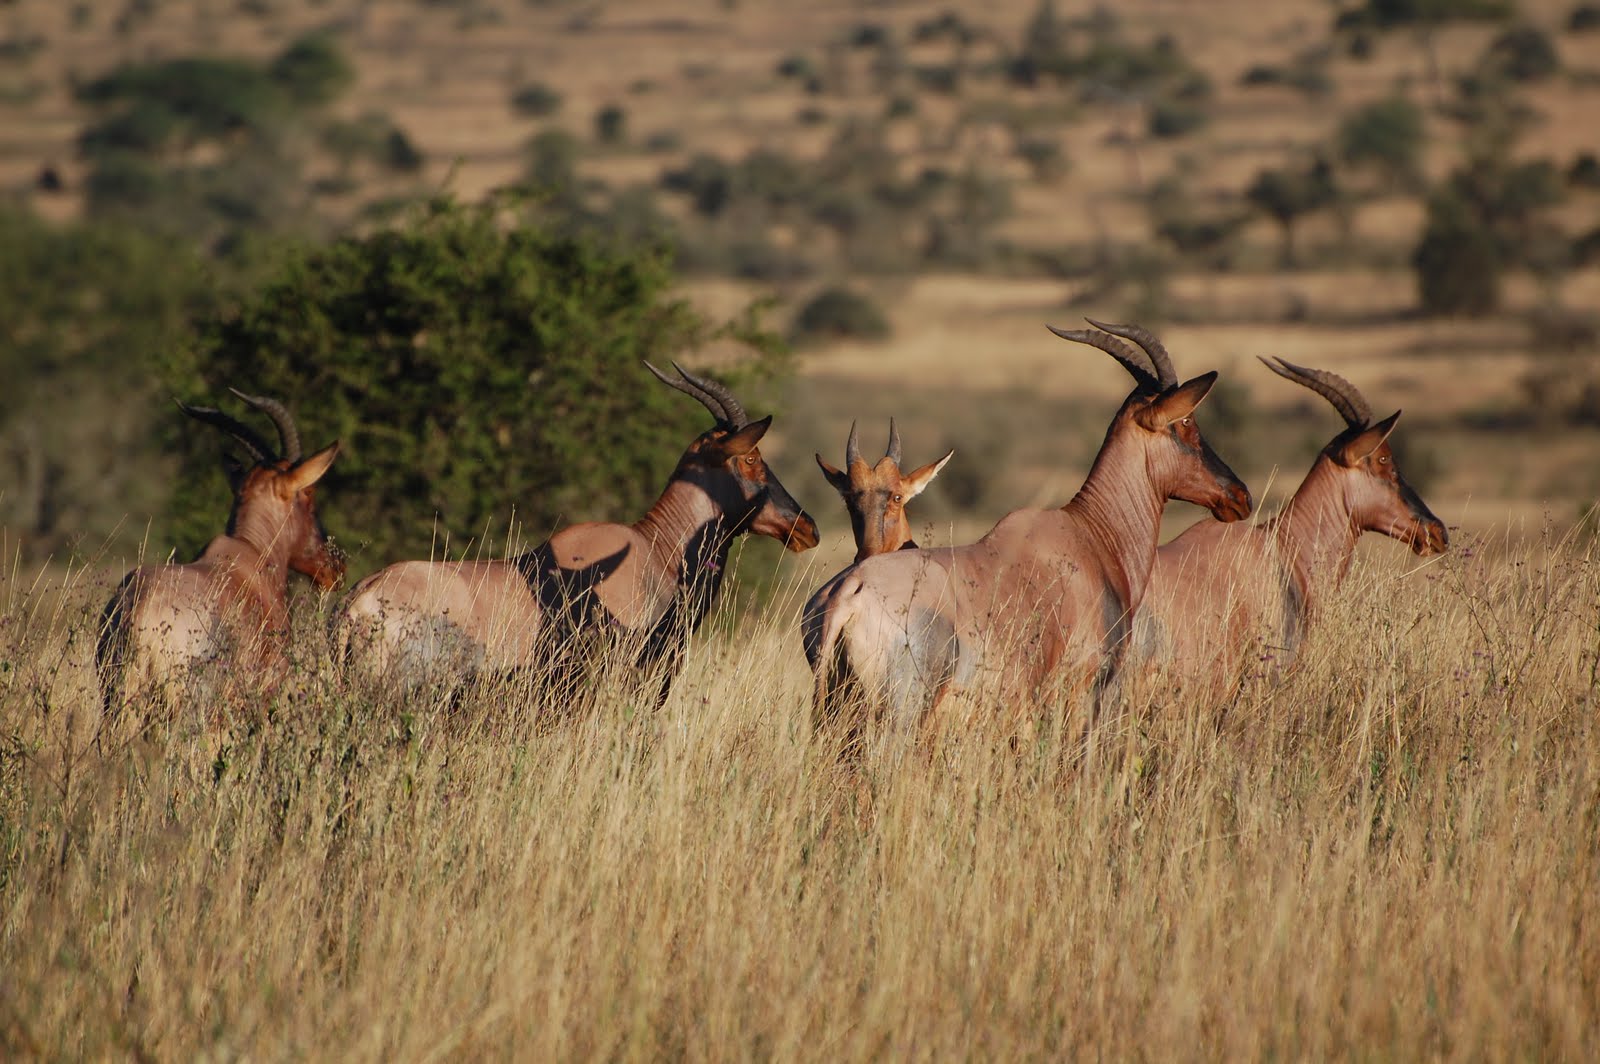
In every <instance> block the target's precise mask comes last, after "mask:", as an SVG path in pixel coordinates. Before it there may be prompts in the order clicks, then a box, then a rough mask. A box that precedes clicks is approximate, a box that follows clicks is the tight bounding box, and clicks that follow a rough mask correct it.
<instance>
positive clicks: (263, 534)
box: [206, 502, 289, 588]
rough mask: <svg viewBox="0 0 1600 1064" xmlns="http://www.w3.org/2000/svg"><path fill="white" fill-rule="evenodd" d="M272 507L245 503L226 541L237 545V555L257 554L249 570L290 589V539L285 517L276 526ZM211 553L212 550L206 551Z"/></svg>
mask: <svg viewBox="0 0 1600 1064" xmlns="http://www.w3.org/2000/svg"><path fill="white" fill-rule="evenodd" d="M269 510H270V507H266V506H261V505H255V506H252V505H250V504H249V503H248V502H246V503H244V504H242V505H241V506H240V507H239V509H238V512H237V513H235V514H234V517H233V520H232V521H230V522H229V528H228V534H227V537H226V538H227V539H228V540H229V541H231V542H232V543H234V544H237V545H238V548H242V549H237V552H238V553H241V554H245V553H248V554H254V555H255V560H254V563H253V564H251V565H249V566H248V568H250V569H251V570H253V571H254V572H257V573H262V574H266V573H270V574H271V577H272V582H273V583H274V584H281V585H283V586H284V587H286V588H287V587H288V586H289V537H288V536H287V535H286V534H285V533H286V529H287V526H288V523H289V522H288V520H287V518H285V519H284V520H282V521H279V522H278V523H277V526H276V527H274V526H273V518H272V516H271V514H270V513H269ZM206 552H207V553H208V554H209V553H210V548H209V547H208V548H207V551H206Z"/></svg>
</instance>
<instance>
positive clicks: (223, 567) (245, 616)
mask: <svg viewBox="0 0 1600 1064" xmlns="http://www.w3.org/2000/svg"><path fill="white" fill-rule="evenodd" d="M234 394H235V395H237V396H239V398H240V399H243V400H244V401H245V402H247V403H249V404H250V405H251V406H253V407H255V408H256V409H258V410H260V411H262V412H263V413H265V414H267V416H269V417H270V418H271V419H272V421H273V423H274V424H275V425H276V426H277V429H278V439H279V443H280V446H281V449H282V457H281V458H280V457H276V456H274V453H273V451H272V449H271V448H270V447H269V446H268V445H267V444H266V443H265V442H264V441H263V440H262V439H261V437H259V436H257V435H256V434H255V433H254V432H253V431H251V430H250V429H249V428H248V427H247V426H245V425H243V424H241V423H240V422H238V421H236V420H235V419H233V418H232V417H230V416H228V415H227V414H224V413H223V412H222V411H220V410H217V409H214V408H211V407H195V406H189V405H187V404H185V403H182V402H180V403H179V404H178V406H179V407H180V408H181V409H182V410H183V412H184V413H185V414H187V415H189V416H190V417H192V418H194V419H196V420H197V421H203V422H205V423H206V424H208V425H213V426H215V427H216V428H219V429H221V430H222V431H223V432H225V433H227V434H228V435H229V436H232V437H233V438H234V439H235V440H237V441H238V442H239V443H240V444H241V445H243V446H244V448H245V450H246V451H248V452H249V454H250V457H251V459H252V461H253V464H252V465H251V466H249V467H247V468H246V467H236V466H231V465H230V467H229V477H230V479H231V480H232V481H233V512H232V514H231V515H230V516H229V517H228V527H227V532H226V533H225V534H224V535H221V536H218V537H217V538H216V539H213V540H212V541H211V542H210V543H209V544H207V545H206V549H205V550H204V552H202V553H201V555H200V557H199V558H197V559H196V560H195V561H193V562H190V563H188V564H187V565H145V566H140V567H139V568H137V569H134V570H133V571H132V572H130V573H128V575H127V576H126V577H124V578H123V580H122V583H121V585H120V586H119V587H118V588H117V590H116V592H115V594H113V595H112V597H111V601H110V602H109V603H107V604H106V608H105V612H104V614H103V619H102V624H101V631H100V637H99V641H98V645H97V650H96V664H97V665H98V671H99V674H100V679H101V685H102V690H103V692H104V697H105V702H106V706H107V708H108V710H116V709H118V708H121V707H122V706H124V705H126V704H127V703H129V702H131V701H135V700H143V699H147V698H148V699H155V700H164V701H167V702H171V701H174V700H175V699H177V698H178V697H179V695H180V692H181V688H182V686H183V684H184V683H185V681H186V679H187V678H188V675H189V673H190V670H191V669H192V668H193V667H195V666H199V665H203V664H206V663H217V664H219V665H220V666H221V667H223V668H224V669H226V670H227V671H229V672H232V673H234V674H236V675H242V677H243V678H247V679H248V678H260V679H265V680H267V681H268V682H270V681H271V680H272V679H273V677H274V673H275V671H276V670H278V669H281V667H282V666H283V663H284V646H285V642H286V639H287V633H288V628H289V606H288V594H289V572H290V571H291V570H293V571H294V572H298V573H304V574H305V575H307V576H309V577H310V578H311V579H312V581H313V582H314V583H315V584H316V586H317V587H318V588H320V589H322V590H330V589H332V588H333V587H335V586H337V585H338V583H339V581H340V580H342V579H344V560H343V558H342V557H341V556H340V555H339V554H337V553H336V552H335V551H334V550H333V548H332V545H331V544H330V543H329V542H328V538H327V536H326V534H325V533H324V532H323V530H322V525H321V524H320V523H319V522H318V520H317V516H316V509H315V500H314V496H315V493H316V488H315V485H316V483H317V481H318V480H320V479H322V476H323V474H325V473H327V471H328V467H329V466H331V465H332V464H333V460H334V458H335V457H336V456H337V455H338V453H339V444H338V442H337V441H336V442H334V443H331V444H329V445H328V446H326V447H324V448H323V449H322V450H320V451H318V452H317V453H315V454H313V455H311V456H310V457H306V458H303V457H302V456H301V450H300V434H299V431H298V430H297V429H296V428H295V424H294V418H293V417H292V416H291V415H290V413H289V411H288V410H287V409H286V408H285V407H284V406H283V404H281V403H279V402H278V401H277V400H275V399H268V398H264V397H260V396H250V395H244V394H243V393H241V392H238V391H235V392H234Z"/></svg>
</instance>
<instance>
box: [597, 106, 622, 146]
mask: <svg viewBox="0 0 1600 1064" xmlns="http://www.w3.org/2000/svg"><path fill="white" fill-rule="evenodd" d="M627 134H628V112H626V111H624V110H623V109H622V108H621V107H618V106H617V105H616V104H614V103H611V104H607V105H606V106H604V107H602V108H600V110H598V111H596V112H595V115H594V136H595V139H596V140H598V141H599V142H600V143H602V144H620V143H621V142H622V140H623V138H624V137H626V136H627Z"/></svg>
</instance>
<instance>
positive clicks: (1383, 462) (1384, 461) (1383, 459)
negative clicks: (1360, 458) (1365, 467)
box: [1378, 455, 1389, 465]
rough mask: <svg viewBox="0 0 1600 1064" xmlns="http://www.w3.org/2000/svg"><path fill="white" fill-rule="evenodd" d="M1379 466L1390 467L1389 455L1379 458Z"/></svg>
mask: <svg viewBox="0 0 1600 1064" xmlns="http://www.w3.org/2000/svg"><path fill="white" fill-rule="evenodd" d="M1378 464H1379V465H1388V464H1389V457H1388V456H1387V455H1379V456H1378Z"/></svg>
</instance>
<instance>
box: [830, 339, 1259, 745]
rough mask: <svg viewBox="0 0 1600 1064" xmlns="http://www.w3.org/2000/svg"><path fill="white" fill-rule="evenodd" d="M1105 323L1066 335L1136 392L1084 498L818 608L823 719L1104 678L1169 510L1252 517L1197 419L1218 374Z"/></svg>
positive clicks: (865, 582) (871, 565) (858, 571)
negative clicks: (1094, 351)
mask: <svg viewBox="0 0 1600 1064" xmlns="http://www.w3.org/2000/svg"><path fill="white" fill-rule="evenodd" d="M1090 324H1093V325H1095V326H1096V327H1097V328H1098V329H1099V330H1101V331H1099V332H1094V331H1090V330H1076V331H1066V330H1059V329H1054V328H1052V331H1053V332H1055V333H1056V334H1057V335H1058V336H1061V337H1063V338H1064V339H1068V340H1074V341H1077V342H1080V343H1086V344H1089V345H1091V346H1094V347H1097V348H1099V349H1101V350H1103V351H1105V352H1106V353H1108V354H1110V355H1112V356H1113V357H1114V358H1116V359H1117V361H1118V362H1120V363H1121V364H1122V365H1123V366H1124V367H1125V368H1126V369H1127V370H1128V371H1129V372H1130V373H1131V374H1132V375H1133V377H1134V380H1135V382H1136V386H1135V388H1134V390H1133V392H1132V393H1131V394H1130V395H1129V396H1128V398H1127V399H1126V400H1125V401H1124V402H1123V404H1122V408H1121V409H1120V410H1119V411H1118V412H1117V415H1116V417H1114V418H1113V419H1112V422H1111V426H1110V428H1109V429H1108V430H1107V432H1106V437H1105V442H1104V443H1103V444H1102V445H1101V448H1100V453H1099V455H1098V456H1097V457H1096V458H1095V461H1094V465H1093V467H1092V468H1091V469H1090V471H1089V476H1088V479H1087V480H1086V481H1085V482H1084V485H1083V487H1082V488H1081V489H1080V490H1079V492H1078V494H1077V495H1076V496H1075V497H1074V498H1073V499H1072V501H1070V502H1068V503H1067V504H1066V505H1065V506H1063V507H1061V508H1060V509H1054V510H1019V511H1016V512H1014V513H1011V514H1009V515H1007V516H1006V517H1004V518H1002V519H1001V521H1000V523H999V524H997V525H996V526H995V527H994V529H993V530H991V531H990V532H989V533H988V534H987V535H985V536H984V537H983V538H982V539H981V540H979V541H978V542H977V543H974V544H971V545H968V546H962V547H949V548H941V549H937V550H915V551H895V552H893V553H891V554H880V555H878V556H876V557H872V558H868V559H866V560H865V561H862V562H860V563H858V564H857V565H856V566H855V567H854V568H853V569H851V570H849V571H847V572H846V573H845V574H844V575H843V576H842V577H841V578H839V579H837V580H836V581H835V582H834V583H833V584H832V585H831V586H829V587H827V588H825V589H823V591H822V592H819V593H818V594H817V595H816V596H814V597H813V599H812V600H811V602H810V603H808V605H807V607H806V611H805V618H804V621H803V628H804V629H805V632H806V637H805V644H806V648H807V651H808V657H809V659H810V662H811V665H812V668H813V670H814V674H815V687H816V691H815V701H816V710H815V715H816V718H817V719H818V720H820V721H827V720H829V719H831V718H832V717H833V716H834V715H835V714H836V713H837V710H838V708H839V703H840V701H841V700H842V699H844V698H846V697H851V696H855V695H858V696H860V697H861V698H863V699H864V700H865V701H866V703H868V705H869V706H870V707H871V708H873V709H878V710H887V711H888V712H889V714H890V716H891V718H892V721H893V723H895V724H897V725H901V726H909V725H915V724H916V723H918V722H919V721H920V720H921V719H922V718H923V716H924V715H925V714H926V713H928V712H929V711H930V710H931V709H932V708H933V707H934V706H935V705H936V704H937V703H938V702H939V700H940V698H941V697H942V696H943V695H945V694H946V693H947V692H949V691H951V690H953V689H961V688H968V687H972V686H974V685H976V684H978V683H980V682H985V683H996V684H998V686H999V687H1000V688H1002V689H1003V690H1005V691H1006V692H1008V693H1009V694H1011V695H1013V696H1023V697H1025V696H1026V695H1028V694H1030V693H1033V692H1036V691H1037V690H1038V688H1039V687H1040V685H1041V684H1043V683H1044V682H1045V681H1046V680H1047V679H1052V678H1059V679H1061V680H1063V681H1065V682H1066V683H1068V684H1069V685H1073V686H1087V684H1088V682H1089V681H1090V680H1092V679H1094V678H1095V677H1096V676H1097V675H1098V676H1099V677H1100V678H1101V679H1102V680H1103V679H1104V678H1106V677H1107V676H1109V674H1110V673H1112V672H1113V671H1114V670H1115V667H1116V664H1117V660H1118V658H1119V656H1120V654H1121V649H1122V645H1123V643H1124V640H1125V637H1126V635H1127V632H1128V626H1129V620H1130V618H1131V616H1132V614H1133V612H1134V611H1135V610H1136V609H1137V608H1138V606H1139V601H1140V599H1141V598H1142V596H1143V594H1144V587H1145V581H1146V578H1147V576H1148V574H1149V571H1150V565H1151V562H1152V560H1153V557H1154V554H1155V547H1156V535H1157V532H1158V529H1159V525H1160V521H1161V511H1162V508H1163V506H1164V505H1165V503H1166V500H1167V499H1169V498H1177V499H1184V500H1186V501H1189V502H1193V503H1196V504H1198V505H1201V506H1205V507H1206V508H1208V509H1210V510H1211V512H1212V513H1213V514H1215V515H1216V516H1217V518H1218V519H1220V520H1224V521H1236V520H1238V519H1240V518H1242V517H1245V516H1247V515H1248V514H1249V512H1250V493H1249V490H1248V489H1247V488H1246V487H1245V486H1244V484H1243V483H1241V482H1240V481H1239V479H1238V478H1237V477H1236V476H1234V474H1233V471H1232V470H1230V469H1229V468H1228V467H1227V465H1226V464H1224V463H1223V462H1222V461H1221V459H1219V458H1218V457H1217V456H1216V455H1215V454H1214V453H1213V452H1212V451H1211V449H1210V447H1209V446H1207V444H1206V442H1205V440H1204V439H1203V438H1202V437H1201V435H1200V429H1199V427H1198V426H1197V425H1196V424H1195V422H1194V418H1193V417H1192V414H1193V412H1194V409H1195V407H1196V406H1198V405H1199V403H1200V401H1201V400H1202V399H1204V398H1205V396H1206V394H1207V393H1208V392H1209V391H1210V390H1211V386H1212V385H1213V384H1214V383H1215V381H1216V374H1215V373H1214V372H1213V373H1207V374H1204V375H1202V376H1200V377H1196V378H1194V379H1193V380H1191V381H1188V382H1187V383H1184V384H1179V383H1178V378H1177V374H1176V372H1175V371H1174V370H1173V368H1172V361H1171V358H1170V357H1169V356H1168V354H1167V351H1166V348H1165V347H1164V346H1162V344H1161V342H1160V341H1159V340H1157V339H1156V338H1155V337H1154V336H1153V335H1151V334H1150V333H1149V332H1147V331H1146V330H1144V329H1142V328H1139V327H1137V326H1118V325H1104V324H1100V323H1098V322H1093V321H1091V323H1090ZM1118 336H1121V337H1126V338H1128V339H1132V340H1134V341H1135V342H1137V343H1138V344H1139V345H1140V346H1141V347H1142V348H1143V349H1144V351H1145V352H1146V354H1147V355H1148V356H1149V364H1148V365H1149V366H1150V367H1153V368H1154V372H1152V371H1151V369H1150V368H1147V365H1146V363H1144V362H1143V361H1142V360H1141V359H1140V358H1139V356H1138V354H1137V353H1136V352H1135V351H1134V349H1133V348H1131V347H1130V346H1128V345H1127V344H1125V343H1122V342H1121V340H1118V339H1117V338H1116V337H1118Z"/></svg>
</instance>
